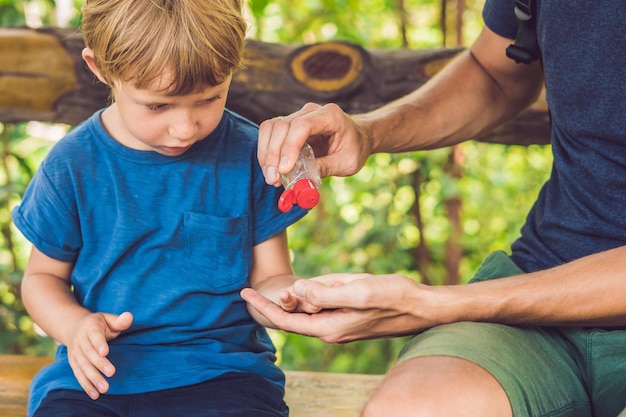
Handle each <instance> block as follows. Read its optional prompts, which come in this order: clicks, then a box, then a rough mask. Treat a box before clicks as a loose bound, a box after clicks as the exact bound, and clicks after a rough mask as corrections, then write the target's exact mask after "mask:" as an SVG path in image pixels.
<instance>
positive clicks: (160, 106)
mask: <svg viewBox="0 0 626 417" xmlns="http://www.w3.org/2000/svg"><path fill="white" fill-rule="evenodd" d="M166 106H167V104H146V107H147V108H148V110H150V111H157V110H162V109H164V108H165V107H166Z"/></svg>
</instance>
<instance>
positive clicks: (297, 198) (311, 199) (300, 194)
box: [278, 178, 320, 213]
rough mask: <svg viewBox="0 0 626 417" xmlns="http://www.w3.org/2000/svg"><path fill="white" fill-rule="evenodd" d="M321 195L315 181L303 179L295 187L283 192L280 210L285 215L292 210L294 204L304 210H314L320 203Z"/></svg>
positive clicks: (279, 201)
mask: <svg viewBox="0 0 626 417" xmlns="http://www.w3.org/2000/svg"><path fill="white" fill-rule="evenodd" d="M319 201H320V193H319V191H317V187H315V184H314V183H313V181H311V180H310V179H309V178H302V179H299V180H298V181H296V182H295V183H294V184H293V187H291V188H288V189H286V190H285V191H283V193H282V195H281V196H280V200H278V209H279V210H280V211H282V212H284V213H286V212H288V211H289V210H291V208H292V207H293V205H294V204H296V205H297V206H298V207H300V208H303V209H307V210H309V209H312V208H313V207H315V206H316V205H317V203H319Z"/></svg>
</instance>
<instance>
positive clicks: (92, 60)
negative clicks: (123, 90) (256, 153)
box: [81, 48, 108, 85]
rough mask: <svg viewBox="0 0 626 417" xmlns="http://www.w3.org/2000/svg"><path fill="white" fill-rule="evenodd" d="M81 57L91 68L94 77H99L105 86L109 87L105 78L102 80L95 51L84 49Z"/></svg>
mask: <svg viewBox="0 0 626 417" xmlns="http://www.w3.org/2000/svg"><path fill="white" fill-rule="evenodd" d="M81 55H82V57H83V60H84V61H85V62H86V63H87V66H88V67H89V69H90V70H91V72H93V73H94V75H95V76H96V77H98V79H99V80H100V81H101V82H102V83H103V84H107V85H108V83H107V82H106V81H105V80H104V78H102V75H101V74H100V71H99V70H98V67H97V66H96V57H95V55H94V53H93V49H91V48H85V49H83V52H82V54H81Z"/></svg>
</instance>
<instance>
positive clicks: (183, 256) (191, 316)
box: [13, 110, 306, 414]
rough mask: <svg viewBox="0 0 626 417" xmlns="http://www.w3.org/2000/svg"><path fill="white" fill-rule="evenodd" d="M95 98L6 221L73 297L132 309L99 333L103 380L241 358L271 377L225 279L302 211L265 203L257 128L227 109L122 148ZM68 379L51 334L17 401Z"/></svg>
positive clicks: (144, 385)
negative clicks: (184, 147)
mask: <svg viewBox="0 0 626 417" xmlns="http://www.w3.org/2000/svg"><path fill="white" fill-rule="evenodd" d="M100 113H101V111H100V112H97V113H96V114H95V115H93V116H92V117H91V118H90V119H88V120H87V121H86V122H84V123H82V124H81V125H79V126H78V127H76V129H74V130H73V131H72V132H70V133H69V134H68V136H67V137H65V138H64V139H62V140H61V141H60V142H59V143H58V144H56V146H54V147H53V149H52V150H51V151H50V153H49V154H48V156H47V158H46V159H45V160H44V161H43V163H42V165H41V167H40V168H39V170H38V171H37V173H36V174H35V176H34V177H33V180H32V182H31V184H30V185H29V187H28V189H27V191H26V193H25V195H24V199H23V202H22V204H21V205H20V206H19V207H17V208H16V209H15V210H14V211H13V218H14V221H15V224H16V226H17V227H18V228H19V229H20V230H21V231H22V233H23V234H24V235H25V236H26V238H27V239H28V240H29V241H31V242H32V243H33V244H34V245H35V246H36V247H37V248H38V249H39V250H40V251H41V252H43V253H44V254H46V255H47V256H50V257H52V258H55V259H58V260H61V261H67V262H74V268H73V271H72V276H71V282H72V284H73V285H74V294H75V296H76V299H77V300H78V302H79V303H80V304H81V305H83V306H85V307H86V308H88V309H89V310H91V311H94V312H108V313H114V314H120V313H122V312H124V311H130V312H132V313H133V315H134V322H133V324H132V327H131V328H130V329H129V330H128V331H126V332H123V333H122V334H121V335H120V336H119V337H118V338H116V339H114V340H112V341H110V354H109V356H108V357H109V359H110V360H111V362H112V363H113V364H114V365H115V366H116V368H117V373H116V374H115V375H114V376H113V377H112V378H110V379H109V382H110V390H109V393H111V394H131V393H137V392H148V391H156V390H162V389H169V388H175V387H179V386H183V385H191V384H195V383H199V382H204V381H207V380H210V379H211V378H214V377H217V376H219V375H220V374H223V373H226V372H233V371H234V372H254V373H257V374H259V375H260V376H262V377H264V378H266V379H267V380H269V381H270V382H272V383H274V384H276V385H278V386H279V387H281V389H282V386H283V384H284V375H283V373H282V371H281V370H280V369H279V368H278V367H277V366H276V365H275V364H274V362H275V359H276V358H275V349H274V347H273V345H272V343H271V340H270V339H269V337H268V335H267V333H266V331H265V329H264V328H262V327H261V326H259V325H258V324H257V323H256V322H255V321H254V320H252V318H251V317H250V315H249V314H248V312H247V310H246V305H245V302H244V301H243V300H242V299H241V297H240V296H239V291H240V290H241V289H242V288H243V287H246V286H249V282H248V273H249V270H250V267H251V263H252V249H253V246H254V245H256V244H259V243H261V242H263V241H265V240H267V239H268V238H270V237H272V236H274V235H276V234H277V233H279V232H281V231H283V230H284V229H285V228H286V227H287V226H288V225H290V224H292V223H294V222H295V221H296V220H297V219H299V218H301V217H302V216H303V215H304V214H305V213H306V211H304V210H301V209H299V208H294V209H293V210H291V211H289V212H288V213H282V212H280V211H279V210H278V208H277V201H278V198H279V193H280V190H279V189H277V188H275V187H273V186H269V185H267V184H266V183H265V181H264V178H263V175H262V173H261V169H260V167H259V164H258V161H257V159H256V145H257V136H258V128H257V126H256V125H255V124H253V123H251V122H250V121H248V120H246V119H244V118H242V117H241V116H238V115H236V114H234V113H231V112H229V111H228V110H227V111H226V112H225V113H224V116H223V118H222V120H221V122H220V123H219V125H218V126H217V128H216V129H215V131H214V132H213V133H211V135H209V136H208V137H207V138H206V139H204V140H202V141H199V142H197V143H196V144H194V145H193V147H192V148H191V149H189V150H188V151H187V152H185V153H184V154H182V155H180V156H175V157H171V156H164V155H161V154H159V153H157V152H152V151H139V150H134V149H130V148H127V147H125V146H123V145H121V144H120V143H118V142H116V141H115V140H114V139H113V138H111V137H110V136H109V135H108V134H107V132H106V131H105V129H104V127H103V126H102V123H101V120H100ZM61 388H66V389H75V390H82V389H81V387H80V386H79V384H78V382H77V381H76V379H75V377H74V375H73V374H72V370H71V368H70V366H69V364H68V361H67V350H66V348H65V346H60V347H59V349H58V351H57V354H56V360H55V361H54V363H53V364H52V365H50V366H48V367H46V368H44V369H43V370H42V371H41V372H40V373H39V374H38V375H37V376H36V377H35V379H34V380H33V382H32V386H31V397H30V403H29V413H31V414H32V413H33V412H34V410H35V409H36V408H37V407H38V405H39V404H40V402H41V401H42V399H43V398H44V397H45V395H46V394H47V393H48V392H49V391H50V390H53V389H61Z"/></svg>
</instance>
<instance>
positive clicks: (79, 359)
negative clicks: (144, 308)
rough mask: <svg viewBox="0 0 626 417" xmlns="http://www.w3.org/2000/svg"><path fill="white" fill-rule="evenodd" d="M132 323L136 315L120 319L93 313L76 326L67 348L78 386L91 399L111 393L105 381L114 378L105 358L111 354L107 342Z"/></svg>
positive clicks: (124, 314)
mask: <svg viewBox="0 0 626 417" xmlns="http://www.w3.org/2000/svg"><path fill="white" fill-rule="evenodd" d="M132 322H133V315H132V314H131V313H129V312H125V313H122V314H120V315H119V316H118V315H115V314H108V313H92V314H89V315H87V316H85V317H84V318H83V319H81V320H80V321H79V322H78V324H77V325H76V327H75V329H74V331H73V335H72V338H71V341H70V343H68V345H67V356H68V360H69V363H70V366H71V367H72V371H73V372H74V375H75V376H76V379H77V380H78V383H79V384H80V386H81V387H82V388H83V389H84V390H85V392H86V393H87V395H89V397H91V398H92V399H94V400H95V399H97V398H98V397H100V394H104V393H106V392H107V391H108V390H109V383H108V382H107V380H106V379H105V378H104V377H105V376H106V377H111V376H113V375H114V374H115V366H113V364H112V363H111V362H109V360H108V359H107V358H106V356H107V355H108V354H109V344H108V343H107V341H109V340H111V339H115V338H116V337H118V336H119V335H120V333H121V332H122V331H124V330H127V329H128V328H130V325H131V324H132Z"/></svg>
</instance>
